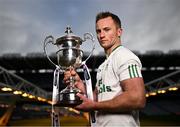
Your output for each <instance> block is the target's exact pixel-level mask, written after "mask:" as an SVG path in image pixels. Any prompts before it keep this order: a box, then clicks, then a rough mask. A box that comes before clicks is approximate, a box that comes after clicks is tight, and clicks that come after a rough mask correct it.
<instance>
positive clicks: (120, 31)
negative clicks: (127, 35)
mask: <svg viewBox="0 0 180 127" xmlns="http://www.w3.org/2000/svg"><path fill="white" fill-rule="evenodd" d="M122 32H123V29H122V28H118V36H119V37H120V36H121V35H122Z"/></svg>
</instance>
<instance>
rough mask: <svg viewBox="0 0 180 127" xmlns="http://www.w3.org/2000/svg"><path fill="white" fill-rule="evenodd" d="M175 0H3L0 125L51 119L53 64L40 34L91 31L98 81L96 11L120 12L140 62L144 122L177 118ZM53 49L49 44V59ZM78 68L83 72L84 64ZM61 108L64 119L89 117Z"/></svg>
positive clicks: (73, 121)
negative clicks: (144, 101)
mask: <svg viewBox="0 0 180 127" xmlns="http://www.w3.org/2000/svg"><path fill="white" fill-rule="evenodd" d="M179 5H180V1H179V0H171V1H169V0H151V1H148V0H111V1H109V0H86V1H84V0H51V1H50V0H38V1H36V0H0V125H9V126H25V125H26V126H28V125H30V126H38V125H41V126H50V125H51V105H50V101H51V94H52V81H53V71H54V69H55V67H54V66H53V65H51V64H50V62H49V61H48V60H47V58H46V56H45V54H44V53H43V41H44V39H45V37H46V36H48V35H53V36H54V37H55V38H58V37H61V36H63V35H65V33H64V31H65V29H66V27H67V26H71V28H72V31H73V33H74V34H75V35H77V36H80V37H83V34H84V33H86V32H91V33H92V34H93V35H94V38H95V43H96V49H95V51H94V53H93V56H92V57H91V58H90V59H89V60H88V62H87V65H88V67H89V69H90V73H91V76H92V80H93V81H92V82H93V84H95V82H96V71H97V67H98V66H99V65H100V64H101V63H102V62H103V60H104V59H105V56H104V53H103V50H102V48H101V47H100V46H99V44H98V41H97V39H96V33H95V16H96V14H97V13H98V12H100V11H110V12H113V13H115V14H117V15H118V16H119V17H120V18H121V21H122V27H123V36H122V42H123V45H124V46H126V47H128V48H129V49H131V50H132V51H133V52H134V53H135V54H137V55H138V56H139V58H140V59H141V61H142V64H143V70H142V74H143V77H144V81H145V87H146V97H147V105H146V107H145V108H144V109H143V110H141V111H140V120H141V125H144V126H148V125H154V126H155V125H161V126H171V125H173V126H178V125H180V121H178V119H179V118H180V101H179V97H180V91H179V89H178V88H179V86H180V84H179V83H180V37H179V35H180V29H179V22H180V8H179ZM90 47H92V44H91V42H88V43H85V44H84V45H82V49H83V51H84V58H83V59H85V58H86V57H87V56H88V54H89V52H90V49H91V48H90ZM56 51H57V48H56V47H54V46H50V47H49V48H48V53H49V54H48V55H49V56H50V58H51V59H52V60H53V61H56V56H55V52H56ZM77 71H78V73H79V74H80V76H82V78H83V72H82V69H78V70H77ZM62 78H63V76H62V75H60V79H62ZM64 87H65V86H64V85H63V83H62V80H60V88H61V89H63V88H64ZM59 114H60V118H61V124H62V125H70V126H71V125H72V126H73V125H76V126H86V125H87V124H88V120H87V115H86V114H84V113H83V112H79V111H76V110H74V109H72V108H61V109H60V112H59Z"/></svg>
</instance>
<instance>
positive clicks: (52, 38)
mask: <svg viewBox="0 0 180 127" xmlns="http://www.w3.org/2000/svg"><path fill="white" fill-rule="evenodd" d="M49 43H52V44H54V45H55V43H54V37H53V36H52V35H50V36H47V37H46V38H45V39H44V53H45V54H46V57H47V58H48V60H49V61H50V62H51V63H52V64H53V65H54V66H56V67H58V65H56V64H55V63H54V62H53V61H52V60H51V59H50V58H49V56H48V54H47V51H46V46H47V44H49Z"/></svg>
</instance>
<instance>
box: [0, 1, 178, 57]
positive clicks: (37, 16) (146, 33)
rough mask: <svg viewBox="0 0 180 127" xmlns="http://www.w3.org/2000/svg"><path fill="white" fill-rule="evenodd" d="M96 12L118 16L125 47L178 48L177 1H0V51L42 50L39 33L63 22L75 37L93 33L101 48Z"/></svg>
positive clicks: (57, 31) (59, 28)
mask: <svg viewBox="0 0 180 127" xmlns="http://www.w3.org/2000/svg"><path fill="white" fill-rule="evenodd" d="M100 11H111V12H113V13H115V14H117V15H118V16H119V17H120V19H121V21H122V26H123V30H124V31H123V36H122V42H123V45H124V46H126V47H128V48H129V49H131V50H136V51H139V52H140V53H144V52H146V51H148V50H162V51H164V52H168V51H169V50H172V49H180V0H0V55H2V54H4V53H21V54H27V53H31V52H43V40H44V38H45V37H46V36H48V35H53V36H54V37H55V38H58V37H61V36H63V35H64V31H65V28H66V26H67V25H70V26H71V27H72V30H73V32H74V34H75V35H77V36H80V37H83V34H84V33H86V32H91V33H93V35H94V37H95V42H96V51H95V52H96V53H98V52H101V51H103V50H102V49H101V48H100V46H99V45H98V41H97V39H96V34H95V16H96V14H97V13H98V12H100ZM86 47H88V48H85V49H84V50H86V51H89V49H90V48H89V47H90V42H88V43H86ZM49 50H50V52H52V51H53V50H51V48H50V49H49Z"/></svg>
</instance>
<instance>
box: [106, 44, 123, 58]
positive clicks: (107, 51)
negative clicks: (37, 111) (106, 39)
mask: <svg viewBox="0 0 180 127" xmlns="http://www.w3.org/2000/svg"><path fill="white" fill-rule="evenodd" d="M120 45H121V41H120V42H119V43H116V44H115V45H113V46H112V47H111V48H109V49H107V50H105V53H106V56H107V57H108V56H110V54H111V53H112V52H113V51H114V49H116V48H117V47H119V46H120Z"/></svg>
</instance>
